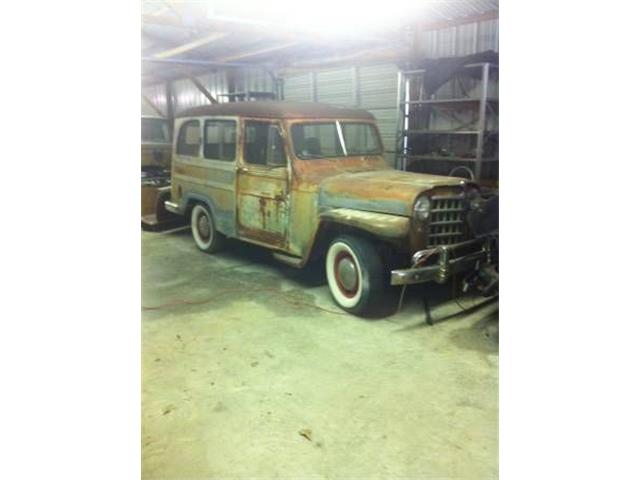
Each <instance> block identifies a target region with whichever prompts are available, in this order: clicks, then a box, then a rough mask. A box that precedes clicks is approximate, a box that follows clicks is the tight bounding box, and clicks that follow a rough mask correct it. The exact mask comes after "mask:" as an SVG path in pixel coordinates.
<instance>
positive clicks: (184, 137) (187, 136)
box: [176, 120, 200, 157]
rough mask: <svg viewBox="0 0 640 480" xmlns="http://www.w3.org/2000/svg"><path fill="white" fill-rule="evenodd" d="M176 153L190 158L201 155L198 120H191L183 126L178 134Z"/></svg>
mask: <svg viewBox="0 0 640 480" xmlns="http://www.w3.org/2000/svg"><path fill="white" fill-rule="evenodd" d="M176 153H177V154H178V155H187V156H190V157H197V156H198V155H199V154H200V122H199V121H198V120H189V121H188V122H185V123H183V124H182V126H181V127H180V133H179V134H178V145H177V146H176Z"/></svg>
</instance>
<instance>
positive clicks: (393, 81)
mask: <svg viewBox="0 0 640 480" xmlns="http://www.w3.org/2000/svg"><path fill="white" fill-rule="evenodd" d="M397 83H398V67H396V66H395V65H392V64H382V65H373V66H366V67H351V68H340V69H333V70H323V71H318V72H311V73H304V74H300V75H294V76H290V77H286V78H285V81H284V99H285V100H292V101H301V102H312V101H317V102H323V103H330V104H333V105H343V106H356V107H362V108H364V109H366V110H369V111H370V112H371V113H372V114H373V115H374V116H375V117H376V119H377V120H378V126H379V127H380V134H381V135H382V142H383V144H384V147H385V150H386V151H387V152H389V153H387V154H386V157H387V161H388V162H389V163H390V164H393V162H394V156H395V155H394V153H393V152H394V151H395V135H396V123H397V120H398V118H397V101H398V100H397Z"/></svg>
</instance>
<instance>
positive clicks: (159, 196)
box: [140, 115, 172, 226]
mask: <svg viewBox="0 0 640 480" xmlns="http://www.w3.org/2000/svg"><path fill="white" fill-rule="evenodd" d="M140 133H141V137H142V138H141V141H142V145H141V160H142V165H141V187H140V188H141V193H142V224H143V225H144V226H155V225H157V224H158V223H160V222H162V221H163V220H166V217H167V216H169V214H168V213H167V212H166V210H165V208H164V201H165V200H166V199H167V198H169V195H170V184H171V148H172V146H171V138H170V136H169V123H168V122H167V119H166V118H162V117H153V116H149V115H144V116H142V127H141V130H140Z"/></svg>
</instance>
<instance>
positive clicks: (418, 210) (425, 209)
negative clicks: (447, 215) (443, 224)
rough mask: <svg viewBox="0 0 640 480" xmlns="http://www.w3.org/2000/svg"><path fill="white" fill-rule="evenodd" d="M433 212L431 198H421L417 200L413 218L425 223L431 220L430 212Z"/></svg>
mask: <svg viewBox="0 0 640 480" xmlns="http://www.w3.org/2000/svg"><path fill="white" fill-rule="evenodd" d="M430 210H431V201H430V200H429V197H424V196H423V197H419V198H418V200H416V204H415V205H414V206H413V217H414V218H415V219H416V220H419V221H422V222H424V221H425V220H426V219H427V218H429V211H430Z"/></svg>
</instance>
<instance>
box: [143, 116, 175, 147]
mask: <svg viewBox="0 0 640 480" xmlns="http://www.w3.org/2000/svg"><path fill="white" fill-rule="evenodd" d="M142 141H143V142H161V143H169V142H170V141H171V140H169V127H168V125H167V121H166V120H165V119H163V118H143V119H142Z"/></svg>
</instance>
